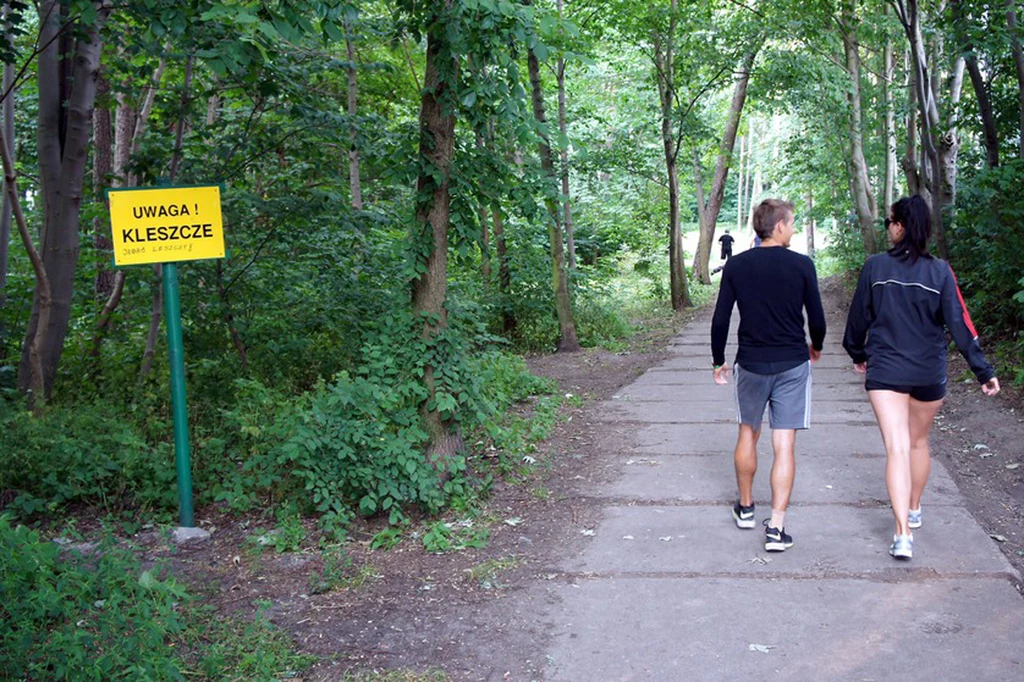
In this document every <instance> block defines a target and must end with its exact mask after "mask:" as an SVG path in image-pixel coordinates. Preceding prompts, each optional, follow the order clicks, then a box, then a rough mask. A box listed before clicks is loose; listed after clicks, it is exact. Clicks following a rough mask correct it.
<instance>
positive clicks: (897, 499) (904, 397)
mask: <svg viewBox="0 0 1024 682" xmlns="http://www.w3.org/2000/svg"><path fill="white" fill-rule="evenodd" d="M885 227H886V231H887V232H888V233H889V238H890V240H891V241H892V243H893V246H892V248H890V249H889V250H888V251H887V252H886V253H880V254H878V255H875V256H871V257H870V258H868V260H867V262H866V263H864V268H863V269H862V270H861V272H860V280H859V281H858V282H857V291H856V293H855V294H854V296H853V302H852V303H851V304H850V314H849V317H848V318H847V321H846V334H845V335H844V336H843V348H845V349H846V352H847V353H849V354H850V357H851V358H852V359H853V362H854V369H855V370H856V371H858V372H861V373H866V374H867V380H866V382H865V384H864V387H865V389H867V392H868V399H869V400H870V401H871V407H872V409H874V411H875V418H876V419H877V420H878V428H879V429H880V430H881V432H882V440H883V441H884V443H885V452H886V456H887V463H886V467H885V485H886V488H888V490H889V501H890V502H891V503H892V513H893V516H895V517H896V533H895V535H894V536H893V541H892V545H891V546H890V547H889V554H891V555H892V556H893V557H895V558H897V559H910V558H911V557H913V555H914V536H913V534H912V533H911V531H912V530H913V529H915V528H920V527H921V495H922V494H923V493H924V487H925V484H926V483H927V482H928V474H929V473H930V472H931V466H932V463H931V454H930V453H929V451H928V434H929V432H930V431H931V428H932V423H933V422H934V420H935V414H936V413H937V412H938V411H939V407H941V406H942V400H943V398H944V397H945V395H946V355H947V350H948V347H947V341H946V334H945V329H949V332H950V334H951V335H952V336H953V340H954V341H955V342H956V345H957V348H959V349H960V352H961V354H963V356H964V358H966V360H967V362H968V363H969V364H970V366H971V369H972V370H973V371H974V375H975V376H976V377H977V378H978V381H979V382H981V384H982V386H981V390H982V392H984V393H985V395H995V394H997V393H999V379H997V378H996V373H995V370H994V369H992V366H991V365H990V364H989V363H988V362H987V361H986V360H985V356H984V354H983V353H982V352H981V347H980V346H979V345H978V334H977V332H976V331H975V330H974V325H973V324H972V323H971V318H970V316H969V315H968V313H967V308H966V306H965V305H964V301H963V296H961V294H960V289H959V288H958V287H957V283H956V277H955V276H954V275H953V270H952V269H951V268H950V267H949V264H948V263H946V262H945V261H943V260H941V259H939V258H935V257H934V256H932V255H931V254H930V253H928V238H929V237H930V236H931V218H930V214H929V210H928V205H927V204H926V203H925V201H924V199H922V198H921V197H919V196H913V197H910V198H909V199H908V198H903V199H900V200H899V201H897V202H896V203H895V204H893V205H892V209H891V211H890V214H889V217H888V218H886V220H885Z"/></svg>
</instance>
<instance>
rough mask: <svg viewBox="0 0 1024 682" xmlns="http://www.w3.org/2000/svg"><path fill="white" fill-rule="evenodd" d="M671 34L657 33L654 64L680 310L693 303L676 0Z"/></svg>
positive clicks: (671, 266)
mask: <svg viewBox="0 0 1024 682" xmlns="http://www.w3.org/2000/svg"><path fill="white" fill-rule="evenodd" d="M671 11H672V14H671V17H670V18H669V28H668V33H667V34H665V35H659V34H655V35H654V40H653V42H654V66H655V69H656V70H657V77H658V97H659V99H660V103H661V142H662V148H663V150H664V153H665V173H666V180H667V184H668V270H669V292H670V295H671V299H672V309H673V310H675V311H680V310H682V309H684V308H688V307H689V306H691V305H692V302H691V301H690V287H689V283H688V282H687V280H686V265H685V264H684V262H683V261H684V258H685V256H684V254H683V233H682V224H681V219H680V214H679V166H678V160H679V143H678V141H677V139H676V132H675V128H674V126H673V123H674V122H675V116H674V113H673V112H674V111H675V108H676V83H675V77H676V74H675V69H676V60H675V39H676V31H677V30H678V26H679V3H678V0H672V5H671Z"/></svg>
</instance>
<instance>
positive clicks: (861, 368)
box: [853, 362, 868, 374]
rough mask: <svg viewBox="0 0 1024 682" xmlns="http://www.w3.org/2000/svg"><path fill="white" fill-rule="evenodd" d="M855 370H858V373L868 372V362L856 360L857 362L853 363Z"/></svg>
mask: <svg viewBox="0 0 1024 682" xmlns="http://www.w3.org/2000/svg"><path fill="white" fill-rule="evenodd" d="M853 371H854V372H856V373H857V374H867V373H868V363H866V362H855V363H853Z"/></svg>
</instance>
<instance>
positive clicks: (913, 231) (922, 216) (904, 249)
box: [889, 194, 932, 263]
mask: <svg viewBox="0 0 1024 682" xmlns="http://www.w3.org/2000/svg"><path fill="white" fill-rule="evenodd" d="M892 218H893V222H897V223H900V224H901V225H903V239H902V240H901V241H900V242H899V243H897V244H893V246H892V248H891V249H889V253H890V254H891V255H893V256H896V257H898V258H900V259H901V260H903V259H909V260H910V262H911V263H915V262H917V259H918V258H931V257H932V255H931V254H930V253H928V239H929V238H930V237H931V236H932V217H931V212H930V211H929V210H928V204H927V203H925V200H924V199H922V198H921V196H920V195H918V194H915V195H914V196H912V197H903V198H902V199H900V200H899V201H897V202H896V203H895V204H893V205H892Z"/></svg>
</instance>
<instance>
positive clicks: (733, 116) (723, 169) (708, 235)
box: [697, 44, 760, 284]
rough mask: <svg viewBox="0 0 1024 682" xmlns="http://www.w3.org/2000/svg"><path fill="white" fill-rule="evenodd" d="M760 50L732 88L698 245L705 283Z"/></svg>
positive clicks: (745, 61) (746, 63)
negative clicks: (734, 152) (735, 148)
mask: <svg viewBox="0 0 1024 682" xmlns="http://www.w3.org/2000/svg"><path fill="white" fill-rule="evenodd" d="M759 49H760V44H758V45H756V46H754V48H753V49H751V50H750V52H749V53H747V55H746V56H745V57H744V58H743V63H742V64H741V65H740V71H739V77H738V78H737V80H736V85H735V87H734V89H733V93H732V102H731V104H730V105H729V116H728V118H727V119H726V123H725V132H724V133H723V135H722V144H721V145H720V146H719V151H718V161H717V162H716V163H715V178H714V180H713V181H712V183H711V196H710V197H708V205H707V208H706V210H705V219H704V230H703V231H702V232H701V234H700V241H699V243H698V245H697V254H698V258H699V262H698V263H697V276H698V277H699V278H700V281H701V282H703V283H704V284H710V283H711V274H710V272H709V271H708V262H709V261H710V259H711V244H712V243H713V242H714V239H715V224H716V223H717V222H718V214H719V212H720V211H721V210H722V201H723V200H724V198H725V182H726V180H727V179H728V177H729V166H730V164H731V162H732V151H733V147H734V146H735V144H736V131H737V130H739V127H740V117H741V116H742V114H743V105H744V103H745V102H746V99H747V85H748V83H749V82H750V71H751V70H752V69H753V68H754V59H755V58H756V57H757V53H758V50H759Z"/></svg>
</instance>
